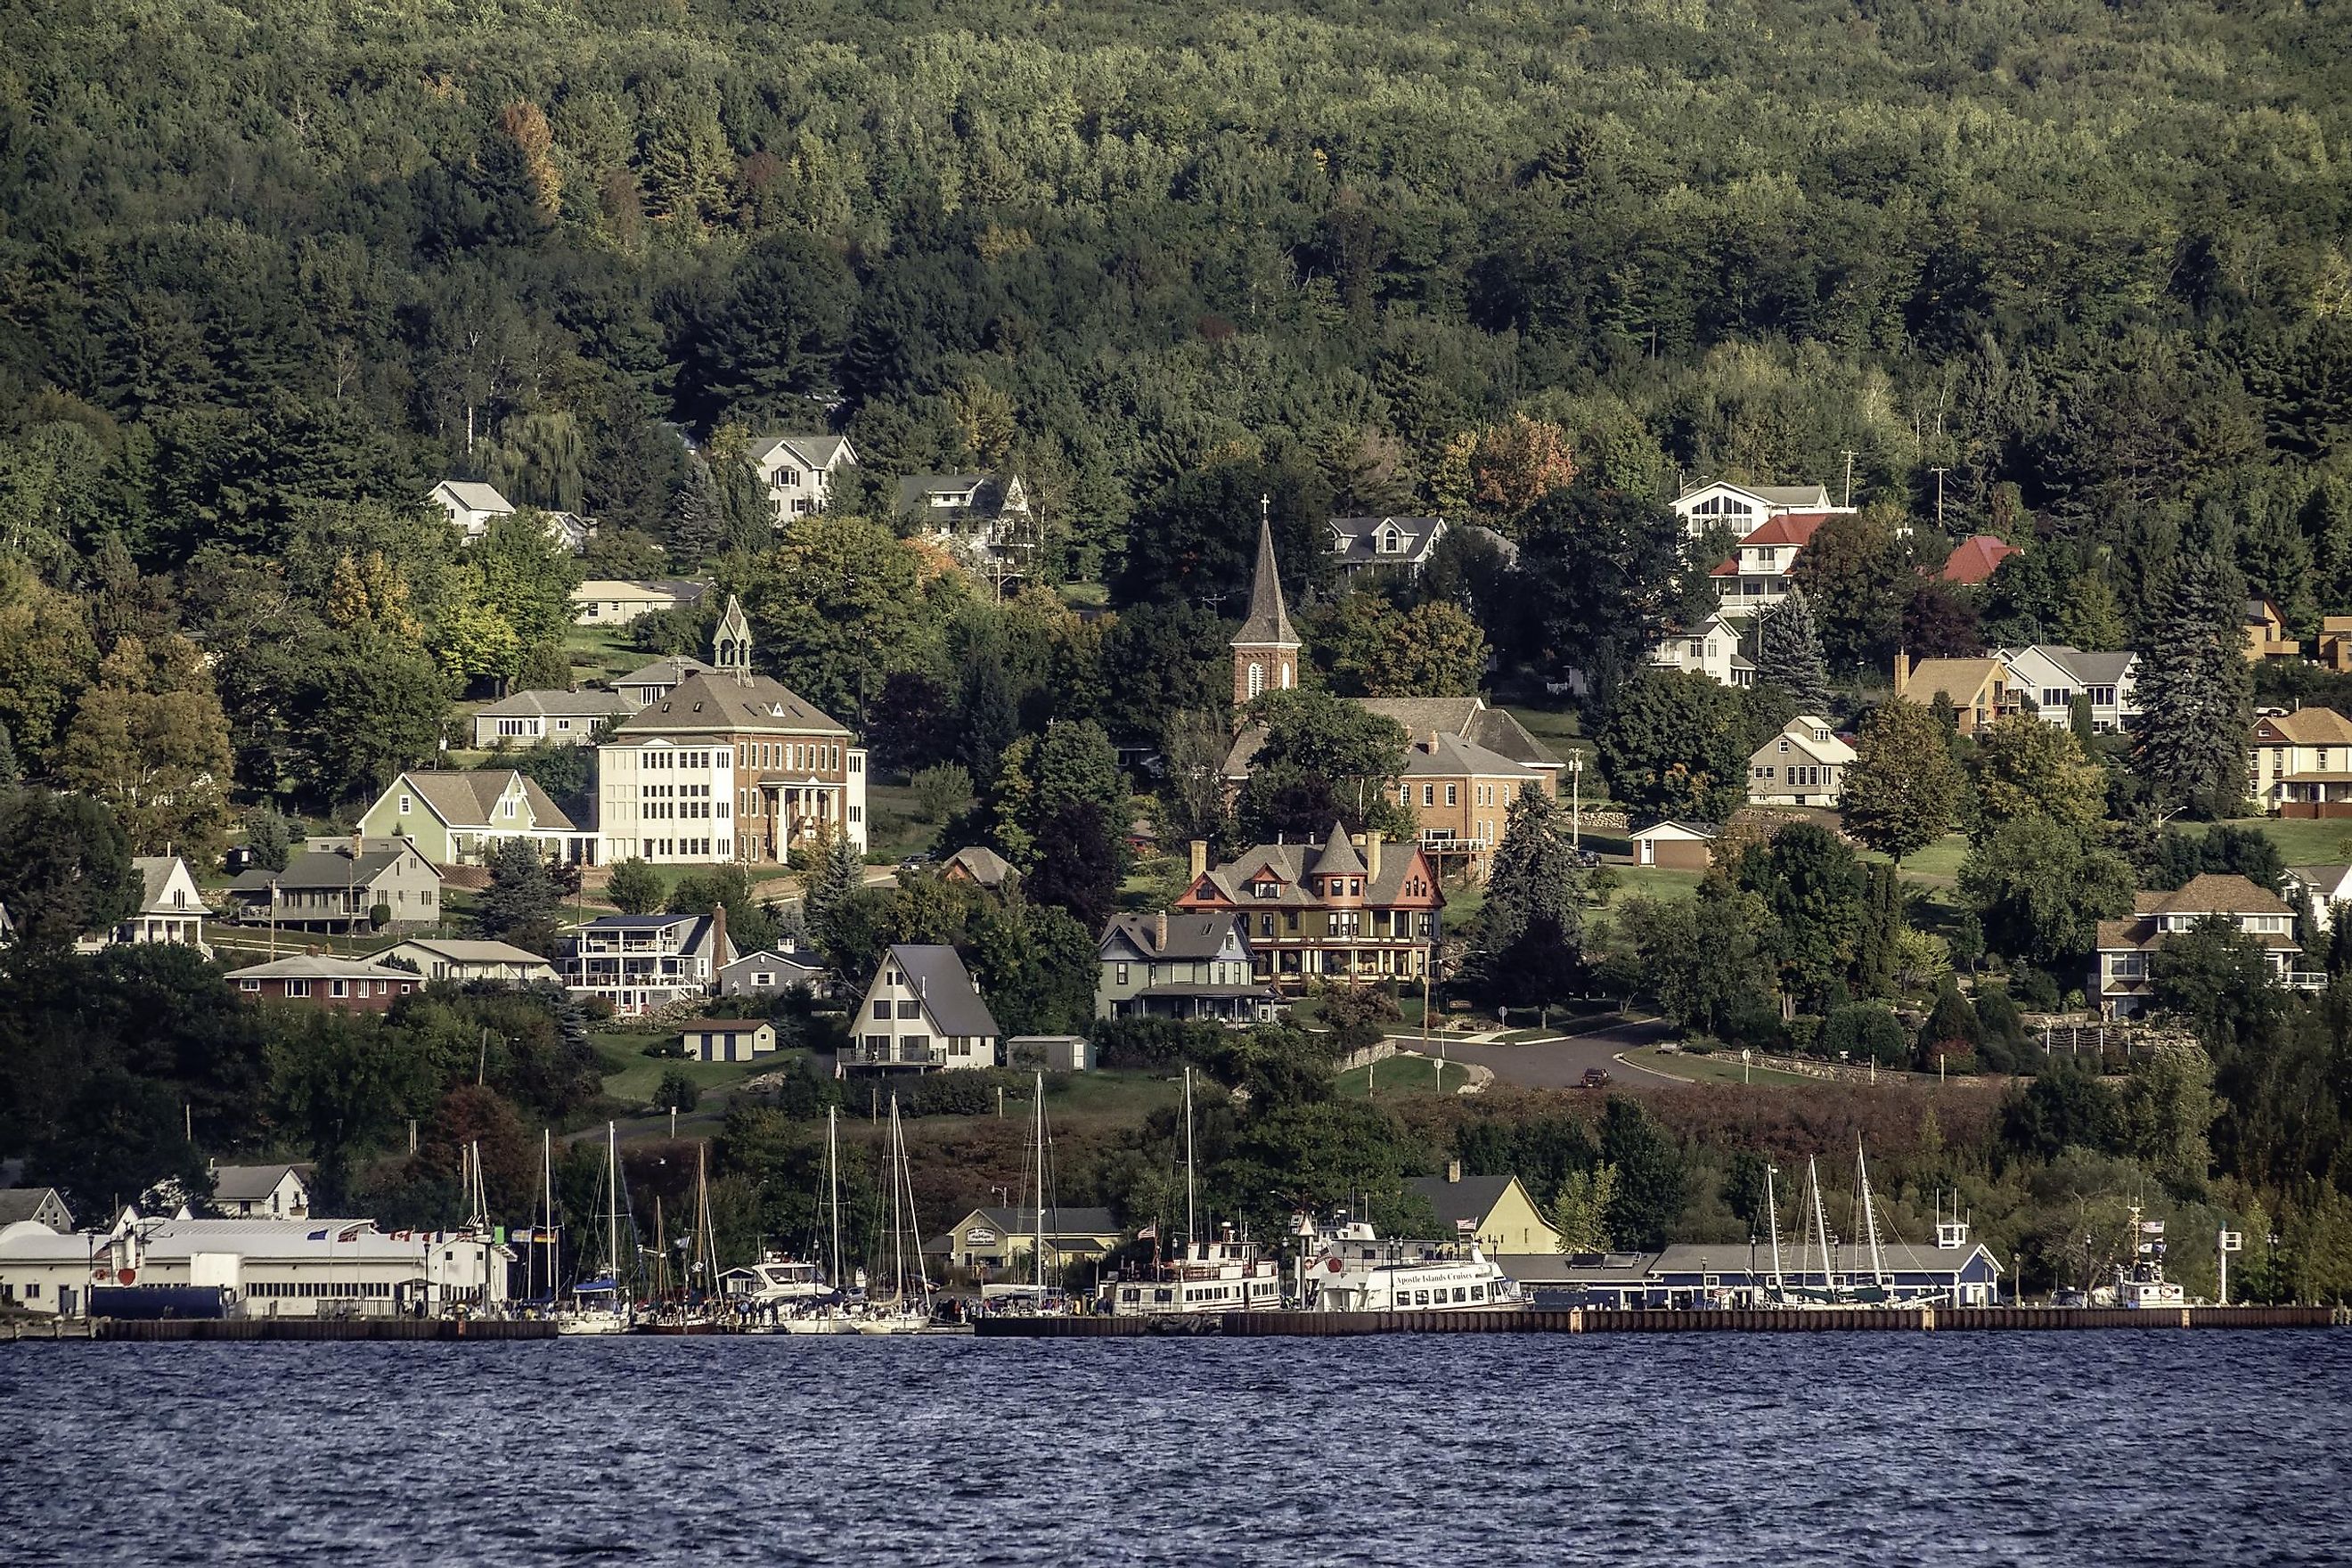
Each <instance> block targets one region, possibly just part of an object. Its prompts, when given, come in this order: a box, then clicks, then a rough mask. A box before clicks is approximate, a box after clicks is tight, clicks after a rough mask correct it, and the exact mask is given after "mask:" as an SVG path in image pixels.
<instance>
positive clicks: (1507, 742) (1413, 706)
mask: <svg viewBox="0 0 2352 1568" xmlns="http://www.w3.org/2000/svg"><path fill="white" fill-rule="evenodd" d="M1356 706H1357V707H1359V708H1361V709H1362V710H1364V711H1365V712H1367V713H1377V714H1379V715H1381V717H1382V718H1384V719H1393V720H1395V721H1397V722H1398V723H1400V724H1402V725H1403V726H1404V732H1405V733H1406V734H1407V735H1426V734H1428V733H1429V731H1432V730H1434V731H1437V732H1438V733H1440V734H1442V735H1458V736H1460V737H1461V738H1462V739H1463V740H1465V741H1469V742H1473V743H1475V744H1477V745H1480V746H1484V747H1486V750H1488V751H1490V752H1496V753H1497V754H1499V755H1501V756H1505V757H1508V758H1509V759H1510V760H1511V761H1513V762H1515V763H1526V764H1527V765H1528V767H1531V768H1556V767H1558V766H1559V758H1558V757H1556V756H1554V755H1553V754H1552V753H1551V750H1550V748H1549V747H1548V746H1546V745H1545V744H1544V743H1543V742H1541V741H1538V740H1537V739H1536V738H1535V737H1534V736H1533V735H1531V734H1529V733H1528V728H1527V726H1526V725H1524V724H1522V723H1520V722H1519V721H1518V720H1517V719H1516V718H1514V717H1513V716H1512V715H1511V714H1510V713H1509V712H1508V711H1507V710H1504V709H1501V708H1489V707H1488V706H1487V705H1486V701H1485V700H1484V699H1481V698H1476V697H1360V698H1358V699H1356Z"/></svg>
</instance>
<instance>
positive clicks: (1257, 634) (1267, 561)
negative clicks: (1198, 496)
mask: <svg viewBox="0 0 2352 1568" xmlns="http://www.w3.org/2000/svg"><path fill="white" fill-rule="evenodd" d="M1269 511H1270V503H1269V502H1267V501H1265V500H1260V501H1259V502H1258V520H1257V572H1256V574H1255V576H1253V577H1252V578H1251V579H1250V603H1249V618H1248V619H1246V620H1244V621H1243V622H1242V629H1241V630H1240V631H1239V632H1238V633H1236V634H1235V635H1234V642H1233V647H1234V711H1235V712H1236V713H1238V712H1239V711H1240V710H1242V709H1244V708H1246V707H1247V706H1249V702H1250V699H1252V698H1254V697H1255V696H1257V695H1258V694H1259V693H1260V692H1264V691H1288V690H1290V689H1292V688H1294V687H1296V686H1297V684H1298V647H1299V644H1298V634H1297V632H1296V631H1294V630H1292V629H1291V626H1290V612H1289V610H1288V609H1286V608H1285V607H1284V605H1283V603H1282V578H1281V576H1280V574H1277V573H1276V570H1275V565H1274V523H1273V521H1272V519H1271V517H1270V516H1269V515H1268V514H1269Z"/></svg>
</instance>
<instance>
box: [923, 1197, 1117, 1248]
mask: <svg viewBox="0 0 2352 1568" xmlns="http://www.w3.org/2000/svg"><path fill="white" fill-rule="evenodd" d="M972 1213H973V1214H976V1215H979V1216H980V1217H981V1218H982V1220H983V1221H985V1222H986V1223H987V1224H988V1226H990V1227H991V1228H992V1229H993V1230H994V1231H995V1232H996V1233H997V1234H998V1235H999V1236H1013V1237H1023V1236H1028V1237H1034V1236H1035V1235H1036V1234H1037V1211H1036V1210H1035V1209H1034V1208H1025V1209H995V1208H989V1209H974V1210H973V1211H972ZM964 1217H965V1218H966V1219H970V1218H971V1215H965V1216H964ZM956 1228H958V1229H961V1226H957V1227H956ZM1120 1234H1122V1233H1121V1231H1120V1229H1119V1224H1118V1220H1116V1219H1114V1218H1112V1217H1111V1212H1110V1210H1108V1209H1106V1208H1078V1207H1076V1206H1075V1205H1069V1204H1064V1205H1060V1206H1059V1207H1056V1206H1055V1205H1050V1204H1049V1205H1046V1207H1045V1239H1046V1240H1047V1241H1048V1242H1051V1241H1053V1240H1054V1239H1055V1237H1064V1236H1118V1235H1120Z"/></svg>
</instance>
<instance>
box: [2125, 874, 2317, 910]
mask: <svg viewBox="0 0 2352 1568" xmlns="http://www.w3.org/2000/svg"><path fill="white" fill-rule="evenodd" d="M2132 912H2133V913H2135V914H2142V915H2180V914H2191V915H2205V914H2230V915H2284V914H2291V913H2293V912H2294V911H2293V910H2289V909H2288V908H2287V907H2286V900H2284V899H2282V898H2280V897H2279V896H2278V895H2277V894H2276V893H2273V892H2272V891H2271V890H2270V889H2268V888H2264V887H2262V886H2259V885H2258V884H2256V883H2254V882H2253V881H2252V880H2250V879H2247V878H2244V877H2240V876H2236V875H2233V874H2231V873H2226V872H2220V871H2202V872H2200V873H2199V874H2198V875H2196V876H2194V877H2191V878H2189V880H2188V881H2187V882H2185V883H2183V884H2182V885H2181V886H2180V887H2179V888H2178V889H2175V890H2173V891H2171V892H2168V893H2165V892H2143V893H2135V894H2133V895H2132Z"/></svg>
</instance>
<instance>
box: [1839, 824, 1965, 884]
mask: <svg viewBox="0 0 2352 1568" xmlns="http://www.w3.org/2000/svg"><path fill="white" fill-rule="evenodd" d="M1968 855H1969V838H1968V835H1967V834H1965V833H1947V834H1946V835H1944V837H1941V838H1938V839H1937V840H1936V842H1934V843H1933V844H1930V845H1928V846H1927V847H1926V848H1925V849H1922V850H1920V851H1919V852H1918V853H1917V854H1916V855H1914V856H1912V857H1911V858H1908V859H1906V860H1905V861H1904V862H1903V879H1904V880H1905V881H1906V882H1925V883H1927V884H1928V885H1929V886H1931V887H1938V888H1948V887H1950V886H1951V885H1952V883H1953V882H1954V881H1956V880H1957V879H1958V877H1959V874H1960V862H1961V861H1963V860H1965V859H1967V858H1968ZM1862 858H1863V859H1864V860H1869V861H1874V862H1876V863H1878V864H1880V865H1884V864H1885V863H1886V857H1885V856H1884V855H1881V854H1880V853H1879V852H1878V851H1877V850H1875V849H1865V850H1863V851H1862Z"/></svg>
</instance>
